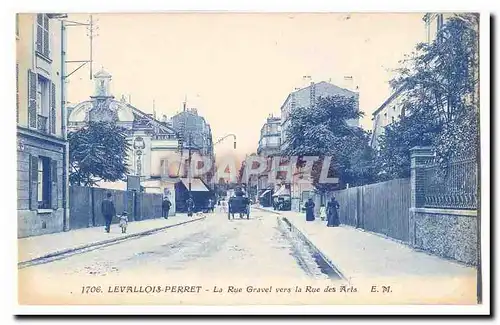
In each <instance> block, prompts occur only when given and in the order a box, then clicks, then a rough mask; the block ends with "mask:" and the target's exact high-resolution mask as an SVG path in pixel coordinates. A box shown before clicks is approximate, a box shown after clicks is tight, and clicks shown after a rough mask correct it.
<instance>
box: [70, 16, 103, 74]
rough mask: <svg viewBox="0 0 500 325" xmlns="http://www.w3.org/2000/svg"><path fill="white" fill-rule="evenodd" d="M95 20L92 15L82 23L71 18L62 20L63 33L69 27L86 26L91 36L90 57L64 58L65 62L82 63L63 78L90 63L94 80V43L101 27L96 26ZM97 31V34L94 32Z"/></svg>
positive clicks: (88, 34)
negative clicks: (86, 58)
mask: <svg viewBox="0 0 500 325" xmlns="http://www.w3.org/2000/svg"><path fill="white" fill-rule="evenodd" d="M94 23H95V21H94V19H93V17H92V15H90V17H89V22H88V23H80V22H77V21H71V20H63V21H62V25H63V26H62V28H63V33H66V29H67V28H68V27H82V26H84V27H86V28H87V36H88V37H89V39H90V53H89V59H88V60H70V61H66V60H64V61H63V62H64V63H80V65H79V66H78V67H77V68H76V69H74V70H73V71H72V72H70V73H69V74H68V75H63V76H62V78H63V79H67V78H68V77H69V76H71V75H72V74H73V73H75V72H77V71H78V70H80V69H81V68H82V67H83V66H85V65H86V64H89V66H90V80H92V77H93V76H92V64H93V53H92V52H93V43H94V37H96V36H99V34H97V31H98V30H99V27H98V26H95V24H94ZM94 32H95V34H94Z"/></svg>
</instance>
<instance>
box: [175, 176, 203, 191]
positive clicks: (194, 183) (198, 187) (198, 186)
mask: <svg viewBox="0 0 500 325" xmlns="http://www.w3.org/2000/svg"><path fill="white" fill-rule="evenodd" d="M181 182H182V184H184V186H185V187H186V188H187V189H189V180H188V179H187V178H181ZM191 191H192V192H210V190H209V189H208V188H207V187H206V186H205V184H203V182H202V181H201V179H199V178H193V179H191Z"/></svg>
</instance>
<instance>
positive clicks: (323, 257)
mask: <svg viewBox="0 0 500 325" xmlns="http://www.w3.org/2000/svg"><path fill="white" fill-rule="evenodd" d="M281 218H282V220H283V221H284V222H285V223H286V224H288V225H289V226H290V228H291V231H294V232H296V233H297V234H298V235H299V237H300V238H301V239H302V240H304V241H305V242H306V243H307V245H309V247H311V248H312V250H313V253H315V254H318V255H319V256H320V257H321V258H322V259H323V260H324V261H325V262H326V264H328V266H329V267H331V268H332V269H333V270H334V271H335V272H336V273H337V274H338V275H339V276H340V277H341V279H342V280H344V281H348V278H347V277H346V276H345V275H344V272H342V271H341V270H339V268H338V267H337V266H336V265H335V264H334V263H333V262H332V260H331V259H330V258H329V257H328V256H326V255H325V254H324V253H323V252H322V251H321V250H320V249H319V248H318V247H317V246H316V245H314V243H313V242H312V241H311V240H310V239H309V237H308V236H307V235H305V234H304V233H303V232H302V231H300V230H299V229H298V228H297V227H296V226H295V225H294V224H293V222H291V221H290V220H288V218H287V217H281Z"/></svg>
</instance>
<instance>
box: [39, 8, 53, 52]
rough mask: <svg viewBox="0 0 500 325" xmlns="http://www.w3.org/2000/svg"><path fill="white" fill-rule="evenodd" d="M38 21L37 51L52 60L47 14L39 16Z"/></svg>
mask: <svg viewBox="0 0 500 325" xmlns="http://www.w3.org/2000/svg"><path fill="white" fill-rule="evenodd" d="M36 21H37V26H36V51H37V52H38V53H40V54H42V55H43V56H45V57H46V58H50V39H49V35H50V34H49V17H48V16H47V15H46V14H37V15H36Z"/></svg>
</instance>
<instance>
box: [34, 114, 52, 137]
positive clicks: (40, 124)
mask: <svg viewBox="0 0 500 325" xmlns="http://www.w3.org/2000/svg"><path fill="white" fill-rule="evenodd" d="M47 121H48V118H47V117H46V116H42V115H38V119H37V123H36V125H37V129H38V131H40V132H43V133H49V128H48V125H47Z"/></svg>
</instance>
